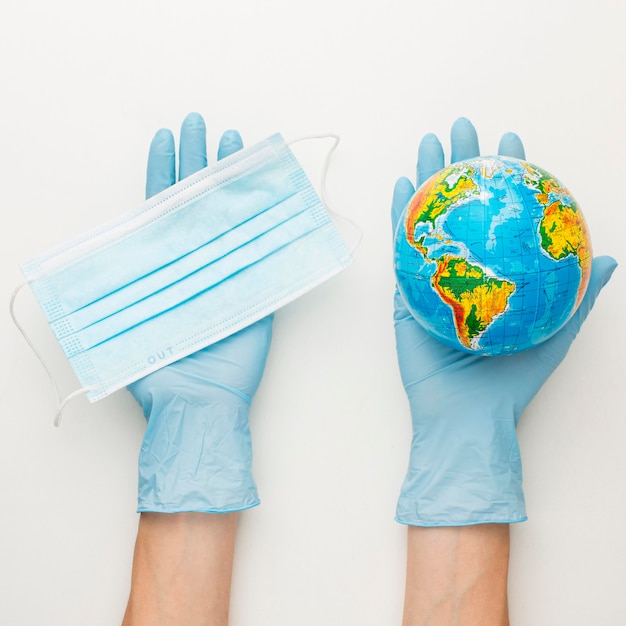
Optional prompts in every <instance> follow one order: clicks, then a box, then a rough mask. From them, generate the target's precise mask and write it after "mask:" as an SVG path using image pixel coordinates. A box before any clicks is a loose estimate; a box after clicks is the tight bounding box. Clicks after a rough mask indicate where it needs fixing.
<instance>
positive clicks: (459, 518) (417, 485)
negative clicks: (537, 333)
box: [392, 118, 617, 526]
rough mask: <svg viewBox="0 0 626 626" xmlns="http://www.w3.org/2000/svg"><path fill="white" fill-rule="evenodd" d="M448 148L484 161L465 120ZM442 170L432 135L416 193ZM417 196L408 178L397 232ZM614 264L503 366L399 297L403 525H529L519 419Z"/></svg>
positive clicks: (508, 143)
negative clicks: (422, 320) (537, 340)
mask: <svg viewBox="0 0 626 626" xmlns="http://www.w3.org/2000/svg"><path fill="white" fill-rule="evenodd" d="M451 140H452V161H453V162H454V161H459V160H463V159H467V158H472V157H475V156H478V155H479V148H478V137H477V135H476V131H475V130H474V127H473V126H472V125H471V123H470V122H469V121H468V120H466V119H464V118H461V119H459V120H457V121H456V122H455V124H454V125H453V127H452V134H451ZM499 154H501V155H503V156H513V157H517V158H524V148H523V146H522V143H521V141H520V139H519V137H518V136H517V135H515V134H514V133H507V134H506V135H504V136H503V138H502V140H501V142H500V147H499ZM443 167H444V156H443V149H442V147H441V144H440V142H439V140H438V139H437V138H436V137H435V136H434V135H426V136H425V137H424V139H423V140H422V142H421V144H420V146H419V150H418V164H417V185H418V186H419V185H420V184H421V183H422V182H424V181H425V180H426V179H427V178H429V177H430V176H431V175H432V174H434V173H435V172H436V171H438V170H440V169H441V168H443ZM414 192H415V188H414V187H413V184H412V183H411V182H410V181H409V180H408V179H406V178H401V179H399V180H398V182H397V183H396V186H395V190H394V197H393V205H392V222H393V227H394V231H393V232H395V226H396V224H397V223H398V220H399V218H400V216H401V214H402V211H403V209H404V208H405V206H406V205H407V203H408V201H409V200H410V198H411V196H412V195H413V193H414ZM616 265H617V264H616V262H615V260H614V259H612V258H611V257H597V258H595V259H594V260H593V269H592V273H591V279H590V282H589V287H588V289H587V293H586V295H585V297H584V299H583V301H582V303H581V305H580V307H579V309H578V311H577V312H576V313H575V315H574V316H573V317H572V319H571V320H570V321H569V322H568V323H567V325H566V326H565V327H564V328H563V329H561V330H560V331H559V332H558V333H557V334H556V335H555V336H554V337H552V338H551V339H549V340H548V341H547V342H545V343H543V344H541V345H540V346H537V347H536V348H533V349H531V350H527V351H524V352H519V353H517V354H513V355H507V356H500V357H484V356H477V355H472V354H467V353H463V352H460V351H457V350H454V349H452V348H449V347H447V346H445V345H443V344H442V343H440V342H438V341H437V340H436V339H433V338H432V337H430V336H429V335H428V334H427V333H426V332H425V331H423V330H422V328H421V327H420V325H419V324H418V323H417V322H416V321H415V320H414V319H413V317H412V316H411V314H410V313H409V311H408V309H407V308H406V306H405V305H404V302H403V300H402V298H401V296H400V294H399V293H398V291H397V289H396V293H395V314H394V323H395V331H396V346H397V352H398V362H399V365H400V373H401V376H402V382H403V384H404V388H405V390H406V393H407V396H408V399H409V404H410V409H411V417H412V421H413V439H412V444H411V455H410V462H409V469H408V473H407V476H406V478H405V480H404V483H403V485H402V489H401V493H400V498H399V500H398V507H397V512H396V519H397V521H399V522H401V523H403V524H410V525H414V526H462V525H467V524H482V523H490V522H500V523H506V522H519V521H523V520H525V519H526V508H525V503H524V494H523V491H522V469H521V460H520V453H519V448H518V444H517V436H516V431H515V429H516V426H517V422H518V419H519V417H520V415H521V413H522V411H523V410H524V408H525V407H526V406H527V404H528V403H529V402H530V400H531V399H532V398H533V397H534V396H535V394H536V393H537V392H538V391H539V389H540V388H541V386H542V385H543V383H544V382H545V381H546V380H547V379H548V377H549V376H550V374H552V372H553V371H554V370H555V369H556V367H557V366H558V365H559V363H560V362H561V361H562V360H563V358H564V357H565V355H566V354H567V351H568V349H569V347H570V345H571V343H572V341H573V340H574V338H575V337H576V335H577V333H578V331H579V330H580V327H581V324H582V323H583V321H584V320H585V318H586V317H587V314H588V313H589V311H590V310H591V307H592V306H593V303H594V301H595V299H596V296H597V295H598V293H599V292H600V290H601V289H602V287H603V286H604V285H605V284H606V283H607V281H608V280H609V278H610V277H611V274H612V273H613V270H614V269H615V267H616Z"/></svg>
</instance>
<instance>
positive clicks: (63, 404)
mask: <svg viewBox="0 0 626 626" xmlns="http://www.w3.org/2000/svg"><path fill="white" fill-rule="evenodd" d="M27 282H28V281H23V282H22V283H20V284H19V285H18V286H17V287H16V288H15V289H14V291H13V293H12V294H11V300H10V302H9V313H10V314H11V319H12V320H13V323H14V324H15V326H16V328H17V329H18V330H19V331H20V333H21V335H22V337H24V340H25V341H26V343H27V344H28V345H29V346H30V349H31V350H32V351H33V354H34V355H35V356H36V357H37V359H38V361H39V362H40V363H41V366H42V367H43V369H44V371H45V372H46V374H47V375H48V378H49V379H50V383H51V385H52V388H53V389H54V395H55V396H56V401H57V409H56V413H55V414H54V425H55V426H59V424H60V423H61V415H62V414H63V409H65V407H66V406H67V403H68V402H69V401H70V400H72V399H74V398H75V397H77V396H79V395H81V394H83V393H87V392H88V391H91V390H92V389H94V387H81V388H80V389H77V390H76V391H73V392H72V393H70V394H69V395H68V396H66V398H65V399H62V398H61V392H60V391H59V387H58V385H57V384H56V381H55V380H54V376H53V375H52V372H51V371H50V369H49V368H48V366H47V365H46V363H45V361H44V359H43V357H42V356H41V354H40V352H39V350H37V348H36V347H35V344H34V343H33V342H32V341H31V339H30V337H29V336H28V334H27V333H26V330H25V329H24V327H23V326H22V325H21V324H20V323H19V322H18V320H17V317H16V316H15V299H16V298H17V294H18V293H19V292H20V291H21V289H22V288H23V287H24V285H26V284H27Z"/></svg>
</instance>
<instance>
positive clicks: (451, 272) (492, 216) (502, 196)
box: [394, 156, 592, 356]
mask: <svg viewBox="0 0 626 626" xmlns="http://www.w3.org/2000/svg"><path fill="white" fill-rule="evenodd" d="M394 249H395V273H396V280H397V283H398V289H399V291H400V294H401V296H402V298H403V300H404V302H405V304H406V306H407V307H408V309H409V311H410V312H411V314H412V315H413V317H414V318H415V319H416V320H417V321H418V322H419V323H420V325H421V326H422V327H423V328H424V329H425V330H426V331H427V332H428V333H430V334H431V335H432V336H434V337H436V338H437V339H439V340H440V341H442V342H443V343H445V344H447V345H448V346H451V347H453V348H457V349H458V350H462V351H465V352H469V353H473V354H482V355H487V356H497V355H505V354H512V353H515V352H519V351H521V350H526V349H528V348H532V347H533V346H536V345H539V344H540V343H542V342H544V341H546V340H547V339H549V338H550V337H552V336H553V335H554V334H555V333H556V332H557V331H558V330H560V329H561V328H562V327H563V326H564V325H565V323H566V322H567V321H568V320H569V319H570V318H571V316H572V315H573V314H574V312H575V311H576V309H577V308H578V306H579V304H580V302H581V300H582V298H583V296H584V295H585V291H586V289H587V285H588V283H589V276H590V274H591V262H592V252H591V241H590V238H589V231H588V229H587V225H586V223H585V219H584V217H583V214H582V212H581V210H580V208H579V206H578V204H577V203H576V201H575V200H574V198H573V197H572V195H571V194H570V192H569V191H568V190H567V188H566V187H565V186H564V185H563V184H562V183H561V182H559V180H557V179H556V178H555V177H554V176H552V175H551V174H549V173H548V172H546V171H544V170H543V169H541V168H540V167H537V166H536V165H533V164H531V163H528V162H527V161H523V160H520V159H515V158H512V157H501V156H498V157H477V158H474V159H469V160H465V161H459V162H457V163H453V164H452V165H449V166H448V167H445V168H444V169H442V170H440V171H439V172H437V173H436V174H434V175H433V176H432V177H431V178H429V179H428V180H427V181H426V182H424V183H423V184H422V185H421V186H420V187H419V189H418V190H417V191H416V192H415V195H414V196H413V197H412V199H411V200H410V202H409V203H408V205H407V207H406V208H405V210H404V213H403V215H402V217H401V219H400V221H399V223H398V227H397V230H396V233H395V244H394Z"/></svg>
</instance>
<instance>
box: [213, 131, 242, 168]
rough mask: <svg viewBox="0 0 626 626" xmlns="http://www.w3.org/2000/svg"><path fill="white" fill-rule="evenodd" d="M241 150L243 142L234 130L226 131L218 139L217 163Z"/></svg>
mask: <svg viewBox="0 0 626 626" xmlns="http://www.w3.org/2000/svg"><path fill="white" fill-rule="evenodd" d="M242 148H243V140H242V139H241V135H240V134H239V133H238V132H237V131H236V130H227V131H225V132H224V134H223V135H222V137H221V139H220V145H219V147H218V149H217V159H218V161H219V160H220V159H223V158H224V157H227V156H230V155H231V154H233V153H234V152H237V150H241V149H242Z"/></svg>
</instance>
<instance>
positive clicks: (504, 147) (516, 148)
mask: <svg viewBox="0 0 626 626" xmlns="http://www.w3.org/2000/svg"><path fill="white" fill-rule="evenodd" d="M498 154H499V155H501V156H509V157H514V158H516V159H525V158H526V153H525V152H524V144H523V143H522V140H521V139H520V138H519V136H518V135H517V134H516V133H511V132H509V133H504V135H502V138H501V139H500V145H499V146H498Z"/></svg>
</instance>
